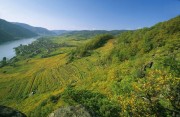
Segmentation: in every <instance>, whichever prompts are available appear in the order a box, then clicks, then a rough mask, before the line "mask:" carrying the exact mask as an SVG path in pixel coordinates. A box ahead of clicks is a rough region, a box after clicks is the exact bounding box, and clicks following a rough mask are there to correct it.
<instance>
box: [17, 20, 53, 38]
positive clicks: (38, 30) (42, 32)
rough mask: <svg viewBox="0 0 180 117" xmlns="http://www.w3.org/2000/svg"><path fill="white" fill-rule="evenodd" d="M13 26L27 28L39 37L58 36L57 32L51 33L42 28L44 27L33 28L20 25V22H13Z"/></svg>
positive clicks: (23, 24) (27, 25)
mask: <svg viewBox="0 0 180 117" xmlns="http://www.w3.org/2000/svg"><path fill="white" fill-rule="evenodd" d="M13 24H16V25H18V26H21V27H23V28H26V29H28V30H30V31H32V32H34V33H36V34H38V35H39V36H46V35H56V33H55V32H53V31H50V30H48V29H46V28H42V27H34V26H31V25H29V24H25V23H18V22H13Z"/></svg>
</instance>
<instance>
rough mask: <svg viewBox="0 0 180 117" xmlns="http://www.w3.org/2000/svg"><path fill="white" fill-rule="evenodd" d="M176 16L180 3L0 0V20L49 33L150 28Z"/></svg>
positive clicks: (170, 0) (178, 0)
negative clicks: (45, 30) (24, 24)
mask: <svg viewBox="0 0 180 117" xmlns="http://www.w3.org/2000/svg"><path fill="white" fill-rule="evenodd" d="M177 15H180V0H0V18H1V19H5V20H7V21H10V22H21V23H27V24H30V25H32V26H39V27H44V28H48V29H50V30H121V29H138V28H143V27H150V26H152V25H154V24H156V23H158V22H162V21H166V20H168V19H171V18H173V17H175V16H177Z"/></svg>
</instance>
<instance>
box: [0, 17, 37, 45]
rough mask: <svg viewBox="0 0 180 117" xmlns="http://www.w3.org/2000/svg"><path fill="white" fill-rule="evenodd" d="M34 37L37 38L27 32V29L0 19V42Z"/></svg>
mask: <svg viewBox="0 0 180 117" xmlns="http://www.w3.org/2000/svg"><path fill="white" fill-rule="evenodd" d="M34 36H37V34H36V33H34V32H31V31H29V30H28V29H25V28H23V27H20V26H17V25H15V24H12V23H10V22H7V21H5V20H3V19H0V42H5V41H10V40H15V39H21V38H30V37H34Z"/></svg>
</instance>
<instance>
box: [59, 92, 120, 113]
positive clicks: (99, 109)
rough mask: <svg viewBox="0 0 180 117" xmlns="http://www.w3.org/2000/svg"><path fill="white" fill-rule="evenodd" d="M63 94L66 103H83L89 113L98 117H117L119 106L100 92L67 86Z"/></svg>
mask: <svg viewBox="0 0 180 117" xmlns="http://www.w3.org/2000/svg"><path fill="white" fill-rule="evenodd" d="M62 95H63V99H64V101H66V102H67V103H72V101H74V102H75V103H78V104H81V105H84V106H85V107H86V108H87V109H88V110H89V111H90V113H91V114H95V115H96V116H98V117H118V116H119V114H120V107H119V105H117V104H116V103H115V102H111V101H110V100H108V99H107V97H106V96H105V95H102V94H100V93H92V92H91V91H88V90H75V89H73V88H67V89H66V90H65V91H64V93H63V94H62Z"/></svg>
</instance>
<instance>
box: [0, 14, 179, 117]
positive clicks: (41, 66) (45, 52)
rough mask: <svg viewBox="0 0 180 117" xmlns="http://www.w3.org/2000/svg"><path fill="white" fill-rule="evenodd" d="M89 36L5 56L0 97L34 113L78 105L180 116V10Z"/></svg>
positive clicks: (119, 113) (103, 114)
mask: <svg viewBox="0 0 180 117" xmlns="http://www.w3.org/2000/svg"><path fill="white" fill-rule="evenodd" d="M82 35H85V37H84V36H82ZM90 35H91V36H88V35H86V32H85V33H83V32H81V33H80V32H79V33H78V35H76V34H75V35H73V34H72V35H71V38H68V35H67V39H65V37H66V36H63V38H62V37H61V36H59V37H49V38H46V39H43V40H37V41H35V42H34V43H32V44H29V45H27V46H23V45H21V46H19V47H18V48H16V52H17V56H16V57H14V58H12V59H11V60H10V61H6V60H3V61H1V64H2V63H4V65H3V66H2V67H1V68H0V92H1V93H0V104H1V105H5V106H10V107H13V108H16V109H18V110H20V111H22V112H23V113H25V114H26V115H28V116H29V117H45V116H48V115H49V114H50V113H51V112H52V111H54V110H56V109H58V108H63V107H70V106H71V107H72V106H73V107H76V105H81V106H83V107H84V108H85V109H86V110H87V111H88V112H89V113H90V114H91V116H92V117H131V116H132V117H142V116H143V117H145V116H152V117H179V116H180V16H177V17H175V18H173V19H171V20H169V21H165V22H161V23H158V24H156V25H154V26H152V27H150V28H143V29H138V30H135V31H126V32H119V33H118V34H115V35H113V34H107V32H105V34H100V35H97V36H94V37H93V34H90ZM72 37H73V38H72ZM86 38H89V39H86ZM36 50H38V51H36Z"/></svg>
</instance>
